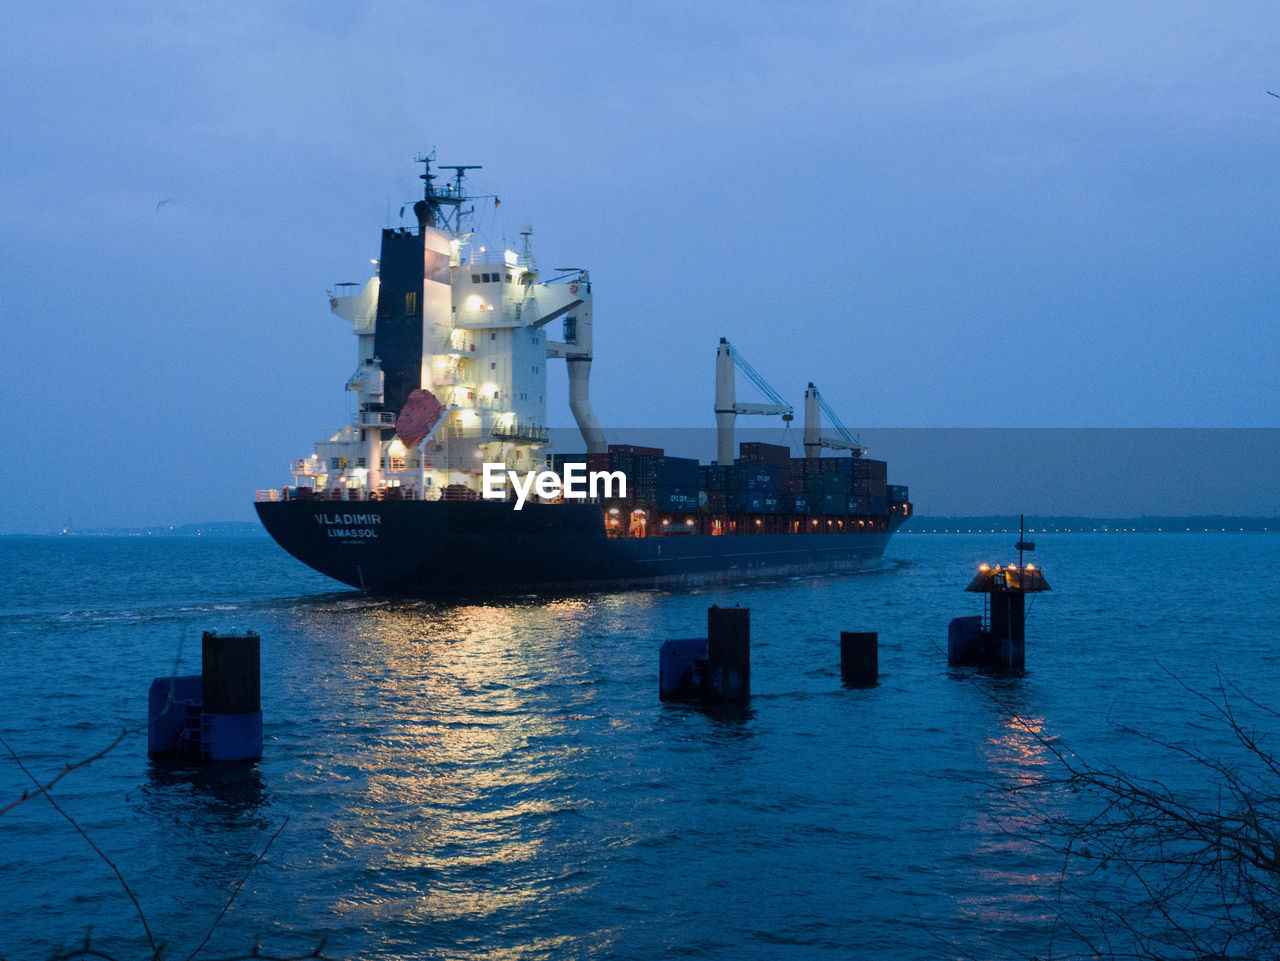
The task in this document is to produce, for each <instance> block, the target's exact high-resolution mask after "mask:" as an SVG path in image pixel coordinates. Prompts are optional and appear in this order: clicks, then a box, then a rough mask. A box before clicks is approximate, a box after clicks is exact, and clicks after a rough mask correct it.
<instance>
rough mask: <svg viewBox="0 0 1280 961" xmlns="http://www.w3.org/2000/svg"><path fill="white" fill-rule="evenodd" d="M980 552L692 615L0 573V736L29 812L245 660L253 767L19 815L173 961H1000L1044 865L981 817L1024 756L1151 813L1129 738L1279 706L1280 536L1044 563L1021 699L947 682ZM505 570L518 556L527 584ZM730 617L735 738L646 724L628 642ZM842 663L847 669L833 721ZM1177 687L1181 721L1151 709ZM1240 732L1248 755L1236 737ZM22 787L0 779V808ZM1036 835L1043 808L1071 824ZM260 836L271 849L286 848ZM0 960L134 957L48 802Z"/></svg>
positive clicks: (258, 549) (669, 721)
mask: <svg viewBox="0 0 1280 961" xmlns="http://www.w3.org/2000/svg"><path fill="white" fill-rule="evenodd" d="M1014 539H1016V538H1015V537H1014V536H1012V535H1007V534H996V535H899V536H898V537H897V538H895V540H894V541H893V543H892V544H891V546H890V550H889V557H888V558H887V559H886V561H885V563H884V564H883V566H882V567H881V568H880V569H878V570H876V571H873V572H868V573H864V574H858V575H851V576H843V577H822V578H815V579H806V580H787V581H784V582H779V583H770V584H763V585H757V586H750V587H747V586H741V587H735V588H726V589H720V588H717V589H714V590H707V591H703V592H696V593H684V594H669V593H626V594H611V595H592V596H583V597H562V598H554V599H535V598H524V599H516V600H510V601H501V602H492V603H484V604H475V603H472V604H460V605H447V604H439V603H422V602H411V601H405V602H388V601H385V600H376V599H369V598H365V597H362V596H360V595H358V594H355V593H352V592H346V591H338V590H335V586H334V583H333V582H331V581H328V580H326V579H324V578H322V577H320V576H319V575H317V574H314V573H312V572H310V571H308V570H306V569H304V568H302V567H301V566H300V565H298V564H297V563H296V562H294V561H292V560H291V559H290V558H288V557H287V556H286V555H284V554H283V553H282V552H281V551H280V550H279V549H278V548H276V547H275V546H274V545H273V544H272V543H271V542H269V541H267V540H259V539H206V538H200V539H147V538H134V539H114V538H12V537H11V538H0V577H2V578H3V580H2V581H0V583H3V584H4V585H6V586H5V587H4V588H3V590H5V592H6V597H5V607H6V609H5V617H4V620H3V625H2V626H0V634H2V647H0V651H2V652H3V653H2V654H0V657H2V658H3V668H2V669H0V732H2V733H3V737H4V739H5V741H6V742H7V743H8V744H9V745H10V746H11V747H12V748H13V749H14V750H15V751H16V752H17V753H18V754H19V756H20V757H21V758H22V760H23V761H24V763H25V764H26V765H27V766H28V767H29V768H30V769H31V771H32V772H33V773H35V774H36V775H37V776H38V777H40V778H41V779H42V780H47V779H48V778H50V777H52V776H54V775H55V774H57V773H58V772H59V771H60V770H61V768H62V767H63V766H64V765H65V764H66V763H67V762H68V761H72V760H77V759H80V758H83V757H86V756H89V755H91V754H93V753H94V752H96V751H98V750H100V749H101V748H102V747H104V746H105V745H106V744H108V743H109V742H110V741H111V740H112V739H113V738H114V737H115V736H116V734H118V733H119V732H120V731H121V730H123V729H125V728H130V729H136V728H138V727H139V726H140V725H142V724H144V723H145V711H146V691H147V686H148V684H149V683H150V681H151V679H152V678H153V677H156V676H161V675H166V674H170V673H173V672H174V667H175V665H177V667H178V673H195V672H197V671H198V669H199V647H200V633H201V631H203V630H220V631H232V630H239V629H244V628H252V629H254V630H256V631H258V632H259V633H260V634H261V635H262V664H263V684H262V696H263V710H264V713H265V727H266V746H265V755H264V757H263V760H262V761H261V763H259V764H256V765H249V766H245V767H241V766H232V767H231V768H229V769H221V768H211V769H207V770H201V769H199V768H195V767H184V766H181V765H173V764H158V763H155V762H151V761H148V759H147V757H146V738H145V733H142V734H137V733H134V734H130V735H129V736H127V737H126V738H125V740H124V741H123V742H122V743H121V744H120V745H119V746H118V747H117V748H115V750H113V751H112V752H110V753H109V754H108V755H106V756H105V757H104V758H103V759H101V760H99V761H97V762H95V763H94V764H92V765H90V766H88V767H85V768H82V769H79V770H76V771H73V772H71V773H70V774H68V775H67V776H66V777H65V778H64V779H63V780H62V781H61V782H60V783H59V784H58V785H57V786H56V788H55V789H54V794H55V796H56V797H57V798H58V800H59V802H60V804H61V805H62V806H63V807H64V808H65V809H66V810H67V811H68V812H69V813H70V814H71V815H72V816H73V817H74V818H75V819H76V821H77V822H78V823H79V824H80V825H81V826H82V827H83V828H84V830H85V832H86V833H87V834H88V835H89V837H90V838H91V839H92V840H93V841H94V842H95V843H96V844H97V845H98V846H99V847H100V848H101V849H102V850H103V851H104V852H105V853H107V854H108V856H109V857H110V858H111V859H112V860H113V861H114V862H115V864H116V865H117V866H118V867H119V869H120V871H121V872H122V874H123V875H124V877H125V878H126V879H127V881H128V882H129V884H130V885H131V886H132V887H133V888H134V890H135V892H136V894H137V896H138V900H139V902H140V904H141V906H142V909H143V911H144V913H145V915H146V917H147V920H148V922H149V924H150V926H151V928H152V930H153V931H154V932H156V935H157V937H158V938H160V939H162V940H165V941H167V942H169V943H170V944H171V945H172V946H173V947H172V951H171V955H172V956H181V957H185V956H186V955H187V954H188V953H190V951H191V950H192V949H193V948H194V947H195V946H196V945H197V944H198V943H199V942H200V940H201V938H202V937H203V936H204V933H205V931H206V930H207V929H208V927H209V926H210V924H212V922H213V920H214V918H215V917H216V916H217V915H218V912H219V911H220V910H222V908H223V906H224V905H225V904H226V903H227V900H228V898H229V897H230V895H231V893H232V892H233V890H234V888H235V885H236V884H237V882H238V881H239V880H240V879H241V878H242V877H243V876H244V875H245V873H246V871H247V869H248V868H249V867H250V865H251V864H252V863H253V861H254V859H255V858H256V857H257V856H258V855H259V853H260V852H261V851H262V850H263V848H264V846H266V844H267V842H268V841H269V840H270V839H271V837H272V835H273V834H275V832H276V831H277V830H278V829H280V827H281V825H282V824H284V828H283V830H281V831H280V834H279V836H278V838H277V839H276V840H275V842H274V843H273V845H272V846H271V848H270V851H269V853H268V855H267V857H266V858H264V859H263V860H262V862H261V863H260V864H258V866H257V867H256V868H255V869H254V870H253V871H252V872H251V873H249V875H248V880H247V881H246V882H245V884H244V887H243V890H241V892H240V894H239V895H238V897H237V899H236V900H235V902H234V904H233V905H232V907H231V909H230V910H229V911H228V912H227V915H226V917H225V918H224V919H223V921H222V923H221V925H220V926H219V927H218V929H217V932H216V933H215V936H214V939H213V942H212V943H211V946H210V948H208V949H206V951H209V952H211V954H210V956H213V957H221V956H225V955H227V954H228V953H234V952H238V951H247V950H248V949H249V947H250V946H251V945H252V943H253V939H254V938H255V937H260V938H261V939H262V943H263V945H264V948H266V949H269V950H270V951H271V952H273V953H277V954H284V953H291V952H302V951H306V950H309V949H310V948H312V947H314V946H315V945H316V944H318V943H319V941H320V940H321V939H322V938H324V939H327V944H326V948H325V952H326V953H327V954H330V955H336V956H345V957H356V956H359V957H384V958H392V957H397V958H399V957H405V958H455V957H467V958H504V959H505V958H521V959H538V958H546V959H551V958H588V957H591V958H596V957H601V958H635V959H642V958H643V959H649V958H653V957H657V956H676V957H690V958H735V959H736V958H744V957H760V958H767V957H795V958H815V959H817V958H847V957H850V956H861V957H883V958H944V957H954V958H961V957H966V956H973V957H984V958H1005V957H1007V958H1027V957H1031V956H1034V955H1039V956H1048V955H1049V954H1051V953H1052V952H1053V951H1055V950H1059V951H1062V950H1065V949H1064V948H1062V947H1061V946H1062V944H1063V943H1064V942H1063V941H1062V940H1061V939H1062V937H1063V935H1062V932H1061V930H1060V926H1058V925H1057V924H1056V923H1055V917H1056V912H1055V909H1054V901H1053V888H1054V884H1055V881H1056V879H1057V877H1058V869H1059V862H1058V859H1057V858H1056V857H1055V856H1054V855H1053V854H1052V852H1050V851H1047V850H1046V849H1044V848H1043V847H1040V846H1039V845H1037V844H1035V843H1034V841H1033V837H1034V832H1035V829H1036V824H1035V823H1033V820H1034V819H1033V818H1031V817H1030V816H1029V815H1028V814H1027V813H1026V812H1025V811H1023V810H1021V809H1019V808H1015V807H1013V806H1010V805H1009V804H1007V803H1006V802H1005V801H1004V800H1003V799H1002V798H1001V796H1000V795H999V794H998V793H997V794H992V793H991V792H990V791H989V790H988V788H989V786H991V785H993V784H994V785H999V784H1002V783H1008V782H1009V781H1010V780H1016V779H1019V778H1023V777H1026V776H1027V775H1029V774H1035V773H1037V772H1040V773H1043V772H1045V771H1047V770H1051V769H1052V764H1053V761H1052V758H1051V756H1050V755H1049V753H1048V752H1047V750H1046V749H1045V747H1044V744H1043V741H1042V740H1041V738H1044V737H1048V738H1057V739H1058V741H1055V742H1054V743H1062V744H1069V745H1070V746H1071V747H1072V748H1073V749H1074V750H1076V751H1077V752H1079V753H1080V754H1083V755H1086V756H1088V757H1090V758H1096V759H1098V760H1108V761H1114V762H1116V763H1119V764H1122V765H1125V766H1127V767H1128V768H1130V769H1132V770H1135V771H1138V772H1141V773H1147V774H1150V775H1153V776H1155V775H1159V776H1161V777H1163V778H1165V779H1166V780H1169V781H1170V782H1172V783H1175V784H1177V783H1178V782H1179V781H1180V780H1182V781H1186V782H1188V783H1193V782H1194V778H1195V772H1194V771H1193V770H1192V769H1190V768H1186V769H1182V768H1179V767H1178V765H1177V764H1176V763H1175V762H1172V761H1170V759H1169V757H1168V755H1167V754H1159V753H1157V752H1155V751H1153V748H1152V746H1151V744H1150V742H1146V741H1143V740H1141V739H1139V738H1136V737H1135V736H1134V735H1133V734H1132V733H1130V732H1129V731H1127V730H1126V728H1135V729H1138V730H1142V731H1147V732H1152V733H1157V734H1159V735H1160V736H1161V737H1163V738H1165V739H1166V740H1170V741H1172V742H1175V743H1177V744H1187V745H1193V746H1196V747H1199V748H1201V749H1204V750H1209V751H1213V750H1216V749H1217V748H1219V747H1223V746H1225V733H1224V732H1223V731H1222V730H1221V729H1220V728H1217V727H1215V726H1214V725H1213V724H1211V723H1209V722H1206V721H1205V720H1204V719H1203V718H1202V717H1201V715H1200V711H1201V708H1202V707H1203V705H1202V704H1200V703H1199V702H1198V701H1197V700H1196V699H1195V698H1194V696H1193V695H1192V694H1191V693H1190V692H1189V691H1188V690H1187V689H1186V688H1187V687H1190V688H1192V689H1194V690H1200V691H1211V690H1213V689H1214V688H1215V687H1216V685H1217V684H1218V683H1219V678H1218V674H1217V672H1218V670H1219V669H1220V670H1221V672H1222V674H1223V676H1224V677H1226V678H1227V679H1228V680H1230V681H1231V682H1233V683H1234V684H1236V685H1237V686H1238V688H1239V691H1240V694H1241V695H1248V696H1251V697H1254V698H1257V699H1259V700H1260V701H1263V702H1264V703H1269V704H1272V705H1275V704H1276V703H1277V701H1278V700H1280V698H1278V697H1277V695H1278V693H1280V685H1278V684H1277V681H1276V680H1275V678H1276V677H1277V658H1278V657H1280V645H1278V643H1277V632H1276V630H1275V626H1274V619H1275V616H1276V612H1277V611H1280V574H1278V573H1277V571H1278V570H1280V563H1277V562H1278V561H1280V538H1277V537H1275V536H1274V535H1251V534H1234V535H1231V534H1217V535H1211V534H1198V535H1197V534H1185V535H1182V534H1163V535H1086V534H1074V535H1042V536H1039V537H1037V540H1038V541H1039V547H1040V550H1039V551H1038V553H1037V556H1036V560H1037V561H1039V562H1040V563H1042V564H1043V566H1044V568H1045V570H1046V574H1047V577H1048V580H1049V582H1050V584H1051V585H1052V586H1053V588H1054V590H1053V592H1051V593H1049V594H1046V595H1041V596H1040V597H1038V598H1037V599H1036V600H1035V601H1034V603H1033V605H1032V608H1031V617H1030V620H1029V624H1028V632H1029V641H1028V654H1027V663H1028V670H1027V672H1026V673H1025V674H1023V675H1021V676H1016V677H1003V678H1000V677H990V676H981V675H976V674H973V673H971V672H966V671H958V670H950V669H948V668H947V665H946V657H945V643H946V627H947V622H948V621H949V620H950V618H952V617H953V616H957V615H961V614H972V613H977V612H978V611H979V610H980V604H979V602H978V601H977V600H976V599H975V597H974V595H969V594H965V593H964V592H963V590H962V589H963V587H964V585H965V584H966V583H967V582H968V579H969V577H970V576H971V575H972V572H973V569H974V567H975V566H976V565H977V563H979V562H980V561H984V560H995V561H1004V560H1008V559H1009V557H1010V556H1012V555H1011V552H1010V550H1009V549H1010V547H1011V546H1012V541H1013V540H1014ZM530 562H531V563H536V558H531V559H530ZM713 603H719V604H722V605H723V604H730V605H732V604H741V605H742V606H744V607H749V608H750V609H751V625H752V689H753V697H752V699H751V702H750V706H749V707H748V708H746V709H743V710H737V711H735V710H724V711H708V710H701V709H697V708H692V707H687V706H680V705H672V704H666V705H664V704H661V703H659V701H658V699H657V651H658V646H659V645H660V643H661V642H662V640H664V639H666V638H669V637H687V636H694V635H698V634H703V633H705V623H706V609H707V607H708V606H709V605H710V604H713ZM841 630H874V631H878V632H879V634H880V669H881V680H880V684H879V685H878V686H877V687H875V688H871V689H862V690H853V689H846V688H844V687H842V685H841V683H840V678H839V665H838V660H839V652H838V642H837V640H836V639H837V638H838V637H839V632H840V631H841ZM1183 685H1186V687H1184V686H1183ZM1260 720H1265V719H1260ZM27 786H29V782H27V781H26V780H25V778H24V775H23V773H22V771H21V770H20V769H19V767H18V766H17V764H16V763H15V762H14V761H13V759H12V758H11V757H10V756H9V755H8V753H7V752H4V753H0V807H3V806H4V805H6V804H8V803H9V801H11V800H15V799H17V798H18V797H19V796H21V794H22V792H23V790H24V788H25V787H27ZM1055 803H1060V804H1064V805H1070V804H1071V803H1073V802H1072V801H1071V800H1070V799H1069V798H1063V799H1057V800H1056V801H1055ZM286 818H287V819H288V821H287V824H286V823H285V820H286ZM0 854H2V857H0V871H2V874H0V893H2V894H3V899H2V900H0V957H3V958H7V959H19V958H23V959H25V958H37V959H38V958H41V957H45V956H48V955H49V954H50V953H51V951H52V948H53V946H55V945H56V944H58V943H60V942H67V941H72V940H75V939H77V938H82V937H83V933H84V930H85V928H86V927H89V926H92V929H93V939H94V943H95V944H97V945H99V946H102V947H103V948H104V949H107V950H111V951H114V952H116V953H117V954H118V955H120V956H125V955H129V956H140V954H141V950H140V945H143V944H145V940H144V935H143V933H142V928H141V924H140V923H139V920H138V917H137V914H136V913H135V912H134V910H133V907H132V905H131V904H130V903H129V901H128V899H127V898H126V897H125V896H124V894H123V893H122V891H121V888H120V884H119V881H118V880H117V879H116V878H115V876H114V874H112V872H111V869H110V868H109V867H108V866H107V865H106V864H105V863H104V862H103V861H102V860H101V859H100V858H99V857H98V856H97V855H96V854H95V853H94V852H93V850H92V849H91V848H90V847H89V845H88V844H87V843H86V842H85V841H84V839H82V838H81V837H80V835H79V834H77V833H76V832H75V830H74V829H73V828H72V827H71V826H70V825H69V824H68V823H67V821H66V820H64V819H63V818H62V817H60V816H59V815H58V814H57V812H55V811H54V810H53V809H52V808H51V807H50V806H49V805H48V803H47V802H44V801H42V800H33V801H29V802H27V803H25V804H22V805H20V806H18V807H16V808H14V809H13V810H11V811H9V812H8V813H6V814H4V815H0Z"/></svg>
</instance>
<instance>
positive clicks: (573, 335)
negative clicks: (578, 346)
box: [564, 317, 578, 344]
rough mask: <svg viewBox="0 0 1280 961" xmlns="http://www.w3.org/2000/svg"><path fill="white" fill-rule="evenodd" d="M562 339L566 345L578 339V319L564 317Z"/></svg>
mask: <svg viewBox="0 0 1280 961" xmlns="http://www.w3.org/2000/svg"><path fill="white" fill-rule="evenodd" d="M564 339H565V341H566V342H567V343H570V344H571V343H573V342H574V341H575V340H577V339H578V318H577V317H566V318H565V319H564Z"/></svg>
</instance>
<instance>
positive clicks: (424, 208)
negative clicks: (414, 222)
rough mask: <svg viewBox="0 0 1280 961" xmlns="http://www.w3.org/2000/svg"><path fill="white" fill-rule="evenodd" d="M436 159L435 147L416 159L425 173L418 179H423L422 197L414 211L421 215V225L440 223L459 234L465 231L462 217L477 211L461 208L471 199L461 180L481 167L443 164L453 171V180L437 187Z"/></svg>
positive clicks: (419, 219)
mask: <svg viewBox="0 0 1280 961" xmlns="http://www.w3.org/2000/svg"><path fill="white" fill-rule="evenodd" d="M435 159H436V152H435V151H434V150H432V151H431V153H429V154H424V155H422V156H420V157H415V158H414V161H415V162H416V163H420V164H422V173H420V174H418V179H419V180H421V181H422V184H423V188H422V199H421V200H420V201H418V203H416V204H414V205H413V211H414V213H415V214H417V215H418V222H419V224H424V225H426V226H428V227H435V226H437V225H439V226H440V227H442V228H444V229H445V230H448V231H449V232H451V233H452V234H453V235H454V236H455V237H456V236H459V235H460V234H461V233H462V219H463V217H466V216H470V215H471V214H472V213H474V212H475V208H474V207H471V208H468V209H466V210H464V209H463V208H462V205H463V203H465V202H466V201H467V200H468V199H469V198H468V197H467V195H466V194H465V193H464V192H463V189H462V182H463V180H465V179H466V171H468V170H479V169H480V166H479V165H478V164H456V165H449V164H440V168H441V169H442V170H452V171H453V183H452V184H445V185H442V186H439V187H437V186H436V185H435V184H434V183H432V181H434V180H435V179H436V176H435V174H433V173H432V172H431V164H432V163H433V162H434V161H435ZM419 204H421V206H419Z"/></svg>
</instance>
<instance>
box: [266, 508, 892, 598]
mask: <svg viewBox="0 0 1280 961" xmlns="http://www.w3.org/2000/svg"><path fill="white" fill-rule="evenodd" d="M254 507H255V508H256V509H257V512H258V518H259V520H261V522H262V525H263V527H265V528H266V530H267V533H269V534H270V535H271V536H272V538H274V539H275V541H276V542H277V543H278V544H279V545H280V546H281V547H283V548H284V549H285V550H286V551H288V552H289V553H290V554H292V555H293V556H294V557H296V558H297V559H298V560H300V561H302V562H303V563H304V564H306V565H307V566H308V567H311V568H313V569H315V570H317V571H319V572H320V573H322V574H325V575H327V576H328V577H332V578H333V579H335V580H337V581H341V582H342V583H344V584H347V585H349V586H351V587H355V588H358V589H360V590H363V591H367V592H369V593H375V594H392V595H403V596H415V597H419V596H442V597H448V596H459V595H467V594H476V593H483V594H525V593H539V592H542V593H557V592H572V591H597V590H630V589H636V588H680V587H695V586H701V585H708V584H716V583H727V582H729V583H732V582H738V581H743V580H748V579H757V578H770V577H787V576H805V575H814V574H824V573H842V572H849V571H856V570H861V569H864V568H866V567H867V566H869V565H870V564H872V563H874V562H875V561H877V560H878V559H879V558H881V557H882V556H883V554H884V551H885V548H886V546H887V545H888V543H889V538H890V537H892V535H893V532H894V530H896V528H897V527H898V525H899V524H900V523H901V518H898V517H891V518H890V528H889V530H884V531H847V532H839V533H812V534H809V533H805V534H799V533H784V534H750V535H727V536H711V535H698V534H692V535H676V536H666V537H615V538H611V537H608V536H607V535H606V534H605V530H604V525H603V522H602V518H601V512H600V508H599V506H598V505H591V504H582V505H579V504H554V505H537V504H530V505H526V506H525V508H524V509H523V510H521V511H514V510H512V508H511V505H510V504H506V503H497V502H495V503H489V502H485V501H332V502H329V501H322V500H297V501H260V502H258V503H256V504H255V505H254Z"/></svg>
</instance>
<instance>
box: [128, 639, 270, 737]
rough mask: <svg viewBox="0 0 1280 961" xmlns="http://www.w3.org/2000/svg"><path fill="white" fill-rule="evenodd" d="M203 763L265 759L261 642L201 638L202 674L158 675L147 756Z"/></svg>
mask: <svg viewBox="0 0 1280 961" xmlns="http://www.w3.org/2000/svg"><path fill="white" fill-rule="evenodd" d="M174 752H176V753H179V754H181V755H183V756H184V757H188V758H191V759H195V760H201V761H248V760H256V759H257V758H260V757H262V703H261V658H260V639H259V637H258V635H257V634H255V633H254V632H253V631H248V632H246V633H245V634H226V635H223V634H214V633H211V632H209V631H205V632H204V635H203V637H202V639H201V673H200V674H198V675H187V676H183V677H158V678H156V679H155V680H154V681H152V682H151V688H150V690H149V691H148V695H147V753H148V754H150V755H152V756H156V755H162V754H169V753H174Z"/></svg>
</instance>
